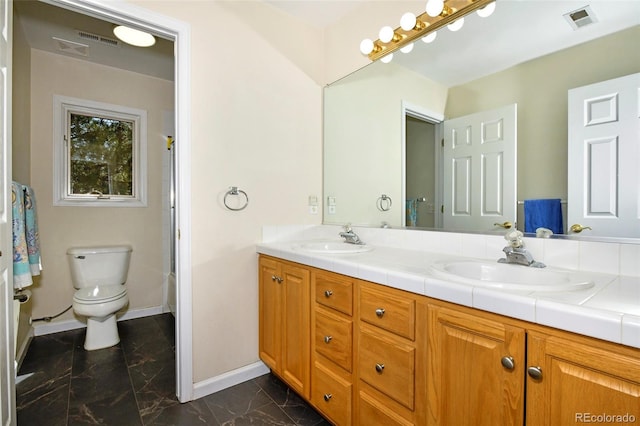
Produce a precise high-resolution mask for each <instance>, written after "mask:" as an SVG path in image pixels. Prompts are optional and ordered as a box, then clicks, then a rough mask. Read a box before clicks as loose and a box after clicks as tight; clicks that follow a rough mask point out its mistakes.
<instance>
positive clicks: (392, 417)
mask: <svg viewBox="0 0 640 426" xmlns="http://www.w3.org/2000/svg"><path fill="white" fill-rule="evenodd" d="M357 419H358V422H359V424H361V425H385V426H413V423H411V422H410V421H408V420H407V419H404V418H402V417H401V416H399V415H398V414H397V413H395V412H394V411H393V410H391V409H390V408H387V407H385V405H384V404H383V403H381V402H380V401H376V400H375V399H374V398H372V397H371V396H369V395H367V394H366V393H365V392H360V397H359V401H358V416H357Z"/></svg>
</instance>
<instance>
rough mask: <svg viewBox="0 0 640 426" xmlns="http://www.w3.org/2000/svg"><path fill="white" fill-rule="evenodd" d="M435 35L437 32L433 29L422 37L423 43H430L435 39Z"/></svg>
mask: <svg viewBox="0 0 640 426" xmlns="http://www.w3.org/2000/svg"><path fill="white" fill-rule="evenodd" d="M437 36H438V33H437V32H436V31H434V32H432V33H429V34H427V35H426V36H424V37H422V41H424V42H425V43H431V42H433V41H434V40H435V39H436V37H437Z"/></svg>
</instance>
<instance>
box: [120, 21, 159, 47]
mask: <svg viewBox="0 0 640 426" xmlns="http://www.w3.org/2000/svg"><path fill="white" fill-rule="evenodd" d="M113 34H114V35H115V36H116V37H118V38H119V39H120V40H122V41H124V42H125V43H127V44H130V45H132V46H138V47H149V46H153V45H154V44H155V43H156V38H155V37H154V36H153V35H151V34H149V33H146V32H144V31H140V30H136V29H135V28H129V27H125V26H124V25H119V26H117V27H115V28H114V29H113Z"/></svg>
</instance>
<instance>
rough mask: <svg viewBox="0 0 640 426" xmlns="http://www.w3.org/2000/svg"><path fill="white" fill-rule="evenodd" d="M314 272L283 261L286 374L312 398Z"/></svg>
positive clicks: (283, 367)
mask: <svg viewBox="0 0 640 426" xmlns="http://www.w3.org/2000/svg"><path fill="white" fill-rule="evenodd" d="M309 277H310V272H309V270H308V269H306V268H302V267H298V266H295V265H291V264H288V263H286V264H283V265H282V278H283V285H284V287H283V298H282V305H281V306H282V313H283V315H282V346H281V348H282V371H281V374H282V378H283V379H284V380H285V381H286V382H287V383H288V384H289V386H291V387H292V388H293V389H294V390H295V391H296V392H298V393H299V394H300V395H302V396H304V397H306V398H309V396H310V393H309V383H310V363H311V355H310V353H311V340H310V339H311V337H310V334H311V332H310V328H311V319H310V305H311V299H310V289H309V286H310V285H311V281H310V279H309Z"/></svg>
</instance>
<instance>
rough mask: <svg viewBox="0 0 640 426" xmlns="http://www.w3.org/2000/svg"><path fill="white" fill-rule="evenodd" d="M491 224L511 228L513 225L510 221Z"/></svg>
mask: <svg viewBox="0 0 640 426" xmlns="http://www.w3.org/2000/svg"><path fill="white" fill-rule="evenodd" d="M493 226H499V227H500V228H504V229H511V227H512V226H513V223H511V222H504V223H498V222H496V223H494V224H493Z"/></svg>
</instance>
